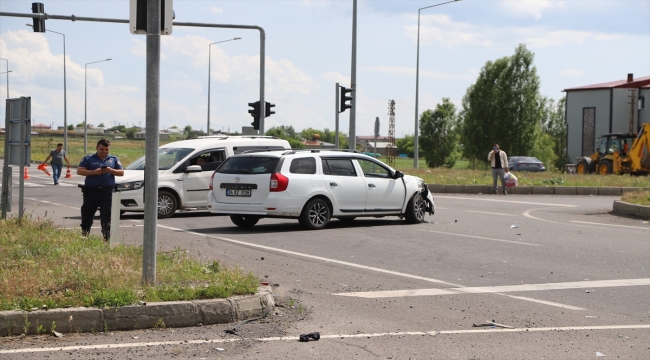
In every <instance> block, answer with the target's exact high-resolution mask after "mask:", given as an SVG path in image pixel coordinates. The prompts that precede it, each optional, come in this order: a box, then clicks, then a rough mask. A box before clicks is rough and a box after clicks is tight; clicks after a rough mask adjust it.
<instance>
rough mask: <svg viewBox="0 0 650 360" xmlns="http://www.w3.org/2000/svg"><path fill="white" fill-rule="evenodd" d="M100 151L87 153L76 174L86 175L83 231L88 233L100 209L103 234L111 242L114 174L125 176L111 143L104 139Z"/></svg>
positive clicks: (99, 146)
mask: <svg viewBox="0 0 650 360" xmlns="http://www.w3.org/2000/svg"><path fill="white" fill-rule="evenodd" d="M96 149H97V152H96V153H94V154H92V155H87V156H85V157H84V158H83V159H82V160H81V162H80V163H79V167H78V168H77V175H81V176H85V177H86V180H85V181H84V186H83V187H82V192H83V198H84V202H83V205H82V206H81V233H82V234H83V235H88V233H90V227H91V226H92V225H93V217H94V216H95V212H96V211H97V208H99V215H100V217H101V224H102V235H104V240H106V241H108V240H109V238H110V234H111V203H112V200H113V188H114V187H115V177H116V176H123V175H124V168H123V167H122V163H121V162H120V159H118V158H117V157H116V156H113V155H109V152H110V150H111V142H110V141H108V140H105V139H101V140H99V141H98V142H97V148H96Z"/></svg>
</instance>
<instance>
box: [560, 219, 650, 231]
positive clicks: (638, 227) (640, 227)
mask: <svg viewBox="0 0 650 360" xmlns="http://www.w3.org/2000/svg"><path fill="white" fill-rule="evenodd" d="M571 222H573V223H580V224H592V225H601V226H616V227H624V228H630V229H643V230H650V226H647V227H642V226H628V225H615V224H603V223H595V222H589V221H577V220H571Z"/></svg>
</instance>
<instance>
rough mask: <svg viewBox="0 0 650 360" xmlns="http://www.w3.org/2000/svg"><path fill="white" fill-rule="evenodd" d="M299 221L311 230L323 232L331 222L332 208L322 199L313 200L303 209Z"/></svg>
mask: <svg viewBox="0 0 650 360" xmlns="http://www.w3.org/2000/svg"><path fill="white" fill-rule="evenodd" d="M299 221H300V224H301V225H302V226H304V227H305V228H307V229H309V230H321V229H323V228H325V226H326V225H327V223H328V222H329V221H330V208H329V206H327V203H326V202H325V201H323V200H322V199H313V200H311V201H310V202H308V203H307V205H305V207H304V208H303V209H302V213H301V214H300V219H299Z"/></svg>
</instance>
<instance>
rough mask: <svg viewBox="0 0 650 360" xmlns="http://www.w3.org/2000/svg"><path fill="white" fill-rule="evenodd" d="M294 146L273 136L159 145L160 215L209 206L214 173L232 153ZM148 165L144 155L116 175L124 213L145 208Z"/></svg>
mask: <svg viewBox="0 0 650 360" xmlns="http://www.w3.org/2000/svg"><path fill="white" fill-rule="evenodd" d="M270 149H291V146H290V145H289V142H288V141H286V140H282V139H278V138H274V137H271V136H204V137H200V138H197V139H191V140H183V141H176V142H172V143H169V144H166V145H163V146H161V147H160V148H159V149H158V162H159V163H158V218H168V217H171V216H173V215H174V213H176V210H197V209H207V206H208V204H207V202H206V195H207V193H208V190H209V189H208V182H209V181H210V176H211V175H212V173H213V172H214V170H215V169H217V167H219V165H221V163H223V161H224V160H226V159H227V158H228V157H230V156H232V155H234V154H239V153H242V152H244V151H247V150H270ZM144 165H145V157H144V156H143V157H141V158H139V159H138V160H136V161H134V162H133V163H132V164H130V165H129V166H127V167H126V168H125V170H124V176H121V177H118V178H117V179H116V187H117V189H118V190H120V191H121V192H122V194H121V196H122V199H121V207H120V213H124V212H127V211H135V212H142V211H144V185H145V184H144Z"/></svg>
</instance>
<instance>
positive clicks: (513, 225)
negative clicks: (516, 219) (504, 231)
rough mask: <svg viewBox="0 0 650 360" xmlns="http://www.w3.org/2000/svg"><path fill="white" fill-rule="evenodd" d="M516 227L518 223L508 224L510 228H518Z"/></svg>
mask: <svg viewBox="0 0 650 360" xmlns="http://www.w3.org/2000/svg"><path fill="white" fill-rule="evenodd" d="M518 227H519V225H517V224H512V225H510V228H511V229H516V228H518Z"/></svg>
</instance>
